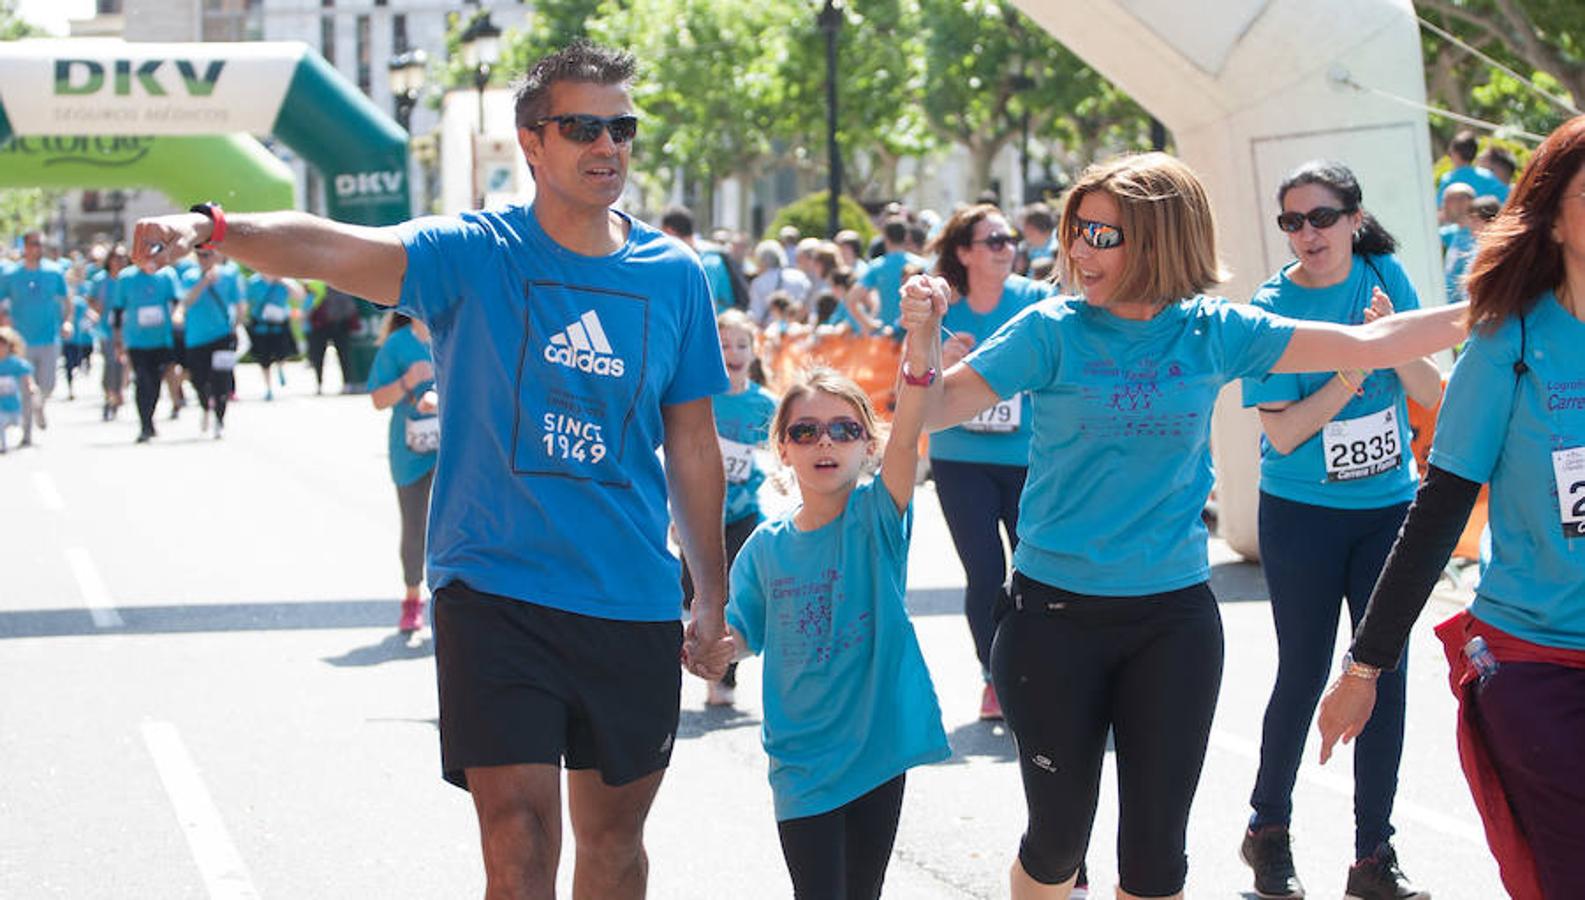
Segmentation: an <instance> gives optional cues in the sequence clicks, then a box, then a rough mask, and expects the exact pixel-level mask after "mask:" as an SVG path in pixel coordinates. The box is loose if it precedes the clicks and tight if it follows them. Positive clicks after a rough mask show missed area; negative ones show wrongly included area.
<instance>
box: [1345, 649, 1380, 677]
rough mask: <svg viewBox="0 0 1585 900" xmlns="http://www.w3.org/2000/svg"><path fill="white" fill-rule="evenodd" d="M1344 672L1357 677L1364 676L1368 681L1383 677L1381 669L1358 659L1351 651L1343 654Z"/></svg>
mask: <svg viewBox="0 0 1585 900" xmlns="http://www.w3.org/2000/svg"><path fill="white" fill-rule="evenodd" d="M1343 674H1344V675H1352V676H1353V677H1355V678H1363V679H1364V680H1366V681H1375V680H1376V679H1378V678H1380V677H1381V670H1380V669H1378V668H1376V667H1375V666H1371V665H1366V664H1365V663H1362V662H1358V661H1356V660H1355V659H1354V654H1352V653H1349V654H1345V655H1344V656H1343Z"/></svg>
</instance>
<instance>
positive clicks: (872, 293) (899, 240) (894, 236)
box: [846, 216, 928, 334]
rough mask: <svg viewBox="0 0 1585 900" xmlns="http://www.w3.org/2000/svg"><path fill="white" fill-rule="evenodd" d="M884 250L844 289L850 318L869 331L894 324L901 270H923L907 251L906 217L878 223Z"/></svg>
mask: <svg viewBox="0 0 1585 900" xmlns="http://www.w3.org/2000/svg"><path fill="white" fill-rule="evenodd" d="M881 239H882V240H884V241H885V242H886V253H885V254H884V255H882V256H881V258H880V259H877V260H875V261H874V262H872V263H871V264H870V267H869V268H868V269H866V270H865V271H864V275H863V277H861V278H860V279H859V282H858V284H855V285H854V286H853V289H852V290H851V291H849V292H848V296H847V298H846V299H847V310H848V314H849V315H850V316H852V318H853V320H854V321H856V322H858V323H859V325H860V326H861V327H862V328H863V329H864V333H865V334H873V333H875V332H878V331H881V330H883V329H885V328H888V327H890V326H893V325H895V324H896V323H897V316H898V312H899V310H901V309H902V300H901V298H902V287H903V277H904V273H905V272H906V271H907V270H908V269H909V268H910V267H912V268H914V269H916V270H917V271H919V272H923V271H924V270H925V269H926V268H928V266H927V265H926V263H925V261H924V260H923V259H920V258H919V257H917V256H915V255H914V254H912V253H909V252H908V220H907V219H904V218H903V217H902V216H893V217H892V218H890V219H887V220H886V222H885V223H884V224H883V225H882V226H881Z"/></svg>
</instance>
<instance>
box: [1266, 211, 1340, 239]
mask: <svg viewBox="0 0 1585 900" xmlns="http://www.w3.org/2000/svg"><path fill="white" fill-rule="evenodd" d="M1352 212H1354V210H1353V209H1352V208H1344V209H1338V208H1337V207H1335V206H1317V207H1316V208H1315V209H1312V210H1310V211H1309V212H1307V213H1302V212H1285V213H1283V214H1282V215H1280V216H1278V217H1277V227H1278V228H1281V229H1282V230H1283V231H1286V232H1288V233H1289V234H1292V233H1294V232H1296V231H1298V230H1299V229H1301V228H1303V227H1304V223H1305V222H1309V223H1310V224H1311V225H1314V226H1315V227H1316V228H1331V227H1332V226H1333V225H1334V224H1335V223H1336V222H1337V220H1338V219H1339V218H1342V217H1343V216H1346V215H1348V214H1349V213H1352Z"/></svg>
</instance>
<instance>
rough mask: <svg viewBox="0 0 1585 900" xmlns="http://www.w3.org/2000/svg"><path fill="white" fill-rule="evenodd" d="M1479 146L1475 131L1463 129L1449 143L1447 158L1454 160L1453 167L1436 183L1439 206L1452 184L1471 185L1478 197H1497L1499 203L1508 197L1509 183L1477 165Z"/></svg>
mask: <svg viewBox="0 0 1585 900" xmlns="http://www.w3.org/2000/svg"><path fill="white" fill-rule="evenodd" d="M1479 147H1480V145H1479V143H1478V142H1477V141H1476V140H1475V132H1473V131H1461V132H1459V133H1458V135H1457V136H1456V137H1454V138H1453V140H1452V141H1451V142H1449V143H1448V145H1447V158H1448V159H1449V160H1451V161H1452V163H1453V168H1452V169H1451V170H1449V171H1448V172H1447V173H1446V174H1444V175H1443V176H1442V178H1441V179H1440V180H1438V181H1437V183H1436V204H1437V206H1441V205H1442V193H1443V192H1444V191H1446V190H1447V188H1448V185H1452V184H1467V185H1469V186H1470V187H1472V188H1474V189H1475V196H1476V197H1488V196H1489V197H1496V198H1497V202H1499V203H1501V202H1503V201H1505V200H1507V199H1508V185H1506V184H1504V183H1503V182H1502V181H1501V180H1499V179H1498V178H1497V176H1495V175H1493V174H1492V173H1491V171H1490V170H1488V169H1487V168H1486V167H1485V166H1477V165H1475V154H1476V152H1477V151H1478V150H1479Z"/></svg>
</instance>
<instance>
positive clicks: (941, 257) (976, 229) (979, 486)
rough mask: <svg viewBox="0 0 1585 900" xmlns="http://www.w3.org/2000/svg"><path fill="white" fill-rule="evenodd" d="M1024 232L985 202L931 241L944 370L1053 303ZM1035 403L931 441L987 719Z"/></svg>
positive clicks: (988, 415)
mask: <svg viewBox="0 0 1585 900" xmlns="http://www.w3.org/2000/svg"><path fill="white" fill-rule="evenodd" d="M1017 246H1018V232H1016V231H1014V230H1013V229H1012V227H1011V226H1010V225H1008V223H1007V217H1006V216H1004V215H1003V214H1002V211H1001V210H999V209H997V208H996V207H994V206H992V205H990V204H988V203H982V204H979V205H978V206H970V207H965V208H964V209H961V210H958V211H957V212H955V213H953V214H952V217H951V218H950V219H948V220H947V221H946V224H945V225H943V226H942V227H941V232H940V233H939V234H938V235H936V238H935V240H934V241H933V242H932V243H931V245H930V252H931V253H932V254H934V255H935V257H936V274H937V275H940V276H941V277H942V278H944V279H946V282H947V284H949V285H951V287H952V293H953V299H952V302H951V304H950V305H949V306H948V307H947V314H946V316H945V318H943V319H942V320H941V324H942V327H943V328H944V329H946V338H947V339H946V342H945V343H943V344H942V346H941V364H942V365H943V366H953V365H956V364H957V362H958V361H959V360H961V359H962V358H963V357H965V356H967V355H968V352H969V351H970V350H972V349H974V345H975V344H977V343H979V342H980V341H983V340H985V339H986V338H988V337H990V336H991V335H992V334H995V333H996V329H998V328H1000V327H1002V325H1004V324H1006V322H1007V321H1008V320H1009V319H1011V318H1012V317H1013V316H1015V315H1017V314H1018V312H1019V311H1020V310H1022V309H1023V308H1024V307H1026V306H1028V305H1029V304H1031V303H1034V302H1035V301H1037V300H1041V299H1043V298H1044V297H1045V296H1046V295H1047V294H1048V293H1049V291H1048V290H1047V289H1046V286H1044V285H1040V284H1038V283H1036V282H1033V281H1030V280H1029V279H1027V278H1025V277H1023V276H1022V275H1014V274H1013V256H1014V251H1015V250H1016V248H1017ZM1028 420H1029V398H1028V396H1027V395H1024V394H1020V395H1019V396H1017V397H1013V398H1011V399H1009V400H1003V401H1000V402H998V403H997V404H996V405H995V406H992V407H991V408H990V409H988V410H986V411H984V412H982V413H980V414H979V415H978V416H975V417H974V418H973V419H970V420H969V421H967V422H964V423H963V424H962V425H959V426H957V427H955V428H948V429H946V430H945V431H939V432H937V433H936V434H935V435H934V436H933V437H931V439H930V471H931V474H932V475H933V476H934V477H935V481H936V497H937V499H939V500H940V501H941V513H942V515H943V516H945V517H946V520H947V530H948V531H949V532H950V533H951V534H952V544H953V546H954V547H956V548H957V551H958V560H959V561H960V562H962V563H963V574H964V576H965V577H966V578H967V582H968V584H967V587H965V589H964V591H963V612H964V615H965V616H967V617H968V620H969V633H970V635H971V636H972V637H973V638H974V654H975V656H977V657H979V660H980V673H981V674H982V675H983V676H984V686H983V690H982V692H981V696H980V718H981V719H987V720H999V719H1001V717H1002V706H1001V703H1000V702H998V701H997V699H996V687H995V686H994V685H992V684H991V639H992V638H993V637H995V635H996V622H995V619H994V612H995V608H996V600H997V598H998V597H1000V596H1001V593H1002V585H1003V583H1004V582H1005V581H1006V580H1007V554H1008V552H1009V551H1008V550H1004V549H1003V548H1002V536H1003V532H1005V534H1006V539H1007V544H1008V546H1009V548H1010V549H1011V550H1017V549H1018V498H1019V495H1021V494H1022V493H1023V490H1024V476H1025V474H1026V473H1027V472H1028V471H1029V426H1028Z"/></svg>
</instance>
